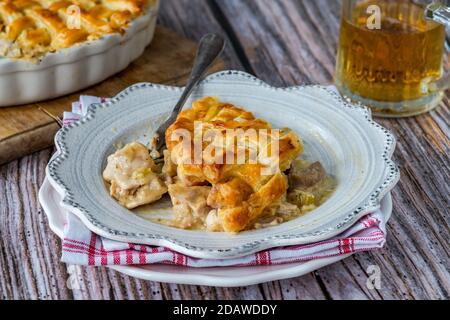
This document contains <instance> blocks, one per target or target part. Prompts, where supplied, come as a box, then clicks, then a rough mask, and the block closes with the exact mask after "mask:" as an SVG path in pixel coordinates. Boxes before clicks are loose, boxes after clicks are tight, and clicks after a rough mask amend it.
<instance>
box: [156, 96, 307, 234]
mask: <svg viewBox="0 0 450 320" xmlns="http://www.w3.org/2000/svg"><path fill="white" fill-rule="evenodd" d="M200 126H201V127H200ZM196 128H197V129H196ZM199 128H200V129H199ZM239 130H241V131H239ZM187 137H190V141H189V142H188V140H189V139H186V138H187ZM230 137H231V138H230ZM196 139H197V140H196ZM199 141H200V142H199ZM275 142H277V144H278V148H277V149H271V145H272V144H273V143H275ZM166 144H167V148H168V153H167V154H166V157H165V161H166V164H167V162H168V161H170V162H172V164H171V165H170V166H169V167H175V168H176V170H174V169H173V168H172V170H171V172H172V175H175V176H173V177H172V178H173V182H174V183H175V184H179V185H182V186H210V187H211V188H210V191H209V194H208V196H207V199H206V204H207V206H208V208H209V209H210V212H209V213H208V215H207V216H206V217H205V221H206V223H207V224H210V226H207V227H208V229H209V230H211V229H213V230H211V231H227V232H239V231H242V230H244V229H246V228H247V227H248V226H249V225H250V224H251V223H252V222H254V221H255V220H256V219H257V218H259V217H260V216H261V215H262V214H263V213H264V211H265V210H266V209H268V208H270V207H271V205H273V204H274V203H279V202H280V201H282V200H283V199H284V198H285V196H286V191H287V189H288V181H287V179H286V176H285V175H284V173H283V172H284V171H286V170H287V169H289V167H290V166H291V162H292V161H293V160H294V159H296V158H297V157H298V156H299V155H300V153H302V152H303V145H302V143H301V141H300V139H299V138H298V136H297V135H296V134H295V133H294V132H292V131H291V130H289V129H281V130H276V129H273V128H272V127H271V125H270V124H269V123H268V122H266V121H265V120H262V119H257V118H255V117H254V116H253V114H252V113H250V112H247V111H245V110H244V109H241V108H238V107H236V106H233V105H231V104H228V103H221V102H219V101H218V100H217V99H216V98H212V97H207V98H204V99H202V100H199V101H196V102H194V104H193V107H192V109H188V110H185V111H183V112H181V113H180V114H179V116H178V118H177V120H176V121H175V123H173V124H172V125H171V126H170V127H169V128H168V130H167V131H166ZM196 146H197V147H196ZM198 146H200V147H198ZM199 149H200V150H199ZM239 150H240V151H241V153H240V154H241V157H242V158H239ZM271 150H275V152H276V151H278V157H276V155H273V156H275V157H271V156H272V155H271V154H270V152H271ZM196 153H198V154H199V155H198V159H197V160H200V161H199V162H195V155H196ZM263 153H265V156H266V157H261V156H262V154H263ZM239 159H240V161H239ZM264 159H266V160H267V159H268V161H266V162H265V161H264ZM255 160H256V161H255ZM274 166H275V167H274ZM269 168H270V170H269ZM264 169H266V171H265V170H264ZM169 193H170V194H171V197H172V198H173V197H176V196H177V195H173V194H172V193H171V188H169Z"/></svg>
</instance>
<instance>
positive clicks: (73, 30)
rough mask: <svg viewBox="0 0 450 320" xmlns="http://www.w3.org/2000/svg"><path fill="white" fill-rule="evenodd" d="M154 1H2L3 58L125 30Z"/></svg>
mask: <svg viewBox="0 0 450 320" xmlns="http://www.w3.org/2000/svg"><path fill="white" fill-rule="evenodd" d="M152 1H154V0H70V1H69V0H5V1H1V2H0V57H2V56H3V57H8V58H13V59H34V58H39V57H42V56H43V55H45V54H46V53H48V52H54V51H57V50H60V49H64V48H68V47H71V46H73V45H75V44H78V43H82V42H85V41H92V40H97V39H99V38H101V37H103V36H105V35H107V34H111V33H122V32H124V30H125V29H126V28H127V26H128V24H129V22H130V21H132V20H133V19H135V18H136V17H138V16H140V15H142V14H143V13H144V12H145V10H146V8H147V7H148V6H149V3H150V2H152Z"/></svg>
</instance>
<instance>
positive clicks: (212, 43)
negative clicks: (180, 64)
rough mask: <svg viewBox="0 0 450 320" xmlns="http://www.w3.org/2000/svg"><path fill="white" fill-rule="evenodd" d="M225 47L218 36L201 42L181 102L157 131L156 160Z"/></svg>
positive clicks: (155, 141)
mask: <svg viewBox="0 0 450 320" xmlns="http://www.w3.org/2000/svg"><path fill="white" fill-rule="evenodd" d="M224 47H225V40H224V39H223V38H222V37H221V36H219V35H217V34H212V33H210V34H207V35H205V36H203V38H202V39H201V40H200V44H199V47H198V51H197V56H196V58H195V61H194V66H193V67H192V72H191V76H190V77H189V80H188V83H187V84H186V87H185V88H184V91H183V93H182V94H181V97H180V100H178V102H177V104H176V105H175V107H174V108H173V111H172V113H171V114H170V116H169V117H168V118H167V120H166V121H164V123H162V124H161V125H160V126H159V127H158V129H157V130H156V133H155V137H154V138H153V143H152V145H153V148H151V149H152V152H151V155H152V157H153V158H154V159H155V160H160V159H161V157H162V150H163V148H164V147H165V144H166V139H165V133H166V130H167V128H168V127H169V126H170V125H171V124H172V123H174V122H175V120H176V119H177V116H178V114H179V113H180V111H181V109H182V108H183V106H184V104H185V103H186V101H187V99H188V98H189V96H190V95H191V94H192V92H193V91H194V89H195V88H196V87H197V85H198V83H199V82H200V80H202V79H203V76H204V75H205V73H206V71H207V70H208V69H209V67H210V66H211V65H212V64H213V62H214V61H215V60H216V59H217V57H218V56H219V55H220V53H221V52H222V50H223V49H224ZM155 151H157V152H155Z"/></svg>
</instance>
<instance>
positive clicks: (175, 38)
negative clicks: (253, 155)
mask: <svg viewBox="0 0 450 320" xmlns="http://www.w3.org/2000/svg"><path fill="white" fill-rule="evenodd" d="M196 48H197V44H196V43H195V42H193V41H191V40H188V39H186V38H183V37H181V36H180V35H178V34H176V33H174V32H172V31H170V30H167V29H165V28H162V27H158V28H157V29H156V33H155V38H154V40H153V42H152V43H151V44H150V46H149V47H148V48H147V49H146V51H145V52H144V54H143V55H142V56H141V57H140V58H139V59H137V60H136V61H135V62H133V63H132V64H131V65H130V66H129V67H128V68H127V69H126V70H125V71H122V72H120V73H118V74H116V75H115V76H112V77H111V78H109V79H107V80H105V81H103V82H102V83H100V84H98V85H96V86H93V87H90V88H88V89H86V90H82V91H80V92H77V93H74V94H71V95H68V96H64V97H61V98H57V99H54V100H50V101H44V102H39V103H34V104H29V105H25V106H19V107H11V108H0V164H3V163H6V162H9V161H11V160H14V159H17V158H20V157H22V156H24V155H27V154H30V153H32V152H35V151H38V150H41V149H44V148H47V147H49V146H51V145H52V144H53V137H54V135H55V133H56V131H57V130H58V129H59V126H58V124H57V122H56V121H55V120H53V119H52V118H51V117H50V116H48V115H47V114H46V113H44V112H43V111H41V110H39V107H42V108H44V109H45V110H47V111H48V112H50V113H51V114H53V115H56V116H61V114H62V112H63V111H70V109H71V103H72V102H73V101H77V100H78V97H79V96H80V95H81V94H83V95H93V96H102V97H113V96H115V95H116V94H117V93H119V92H120V91H122V90H123V89H125V88H126V87H128V86H130V85H132V84H134V83H136V82H154V83H165V84H175V85H183V84H184V83H185V82H186V80H187V78H188V76H189V74H190V68H191V66H192V63H193V60H194V58H195V53H196ZM221 69H223V62H222V61H217V62H216V63H215V64H214V66H213V67H212V68H211V69H210V72H215V71H219V70H221Z"/></svg>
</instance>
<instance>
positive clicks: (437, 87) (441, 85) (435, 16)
mask: <svg viewBox="0 0 450 320" xmlns="http://www.w3.org/2000/svg"><path fill="white" fill-rule="evenodd" d="M425 18H427V19H430V20H433V21H435V22H437V23H440V24H443V25H444V26H446V27H450V7H447V6H445V5H442V4H440V3H438V2H433V3H431V4H429V5H428V6H427V7H426V9H425ZM449 88H450V73H447V74H445V75H444V76H443V77H441V78H440V79H439V80H436V81H433V82H430V83H428V84H427V86H426V87H425V88H424V91H425V92H436V91H444V90H447V89H449Z"/></svg>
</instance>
